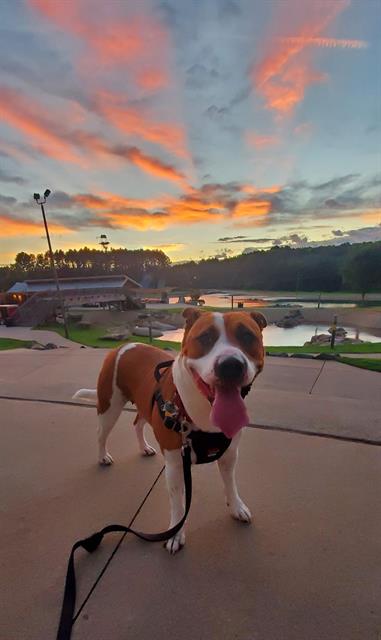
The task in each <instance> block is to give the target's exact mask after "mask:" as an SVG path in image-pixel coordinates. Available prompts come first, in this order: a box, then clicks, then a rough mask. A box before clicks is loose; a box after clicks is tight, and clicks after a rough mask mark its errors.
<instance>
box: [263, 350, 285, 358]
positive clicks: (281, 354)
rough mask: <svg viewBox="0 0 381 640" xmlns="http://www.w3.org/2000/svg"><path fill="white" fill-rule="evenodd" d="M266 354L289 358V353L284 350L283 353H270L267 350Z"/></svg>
mask: <svg viewBox="0 0 381 640" xmlns="http://www.w3.org/2000/svg"><path fill="white" fill-rule="evenodd" d="M266 356H271V357H274V358H288V353H286V352H284V351H282V352H281V353H269V352H268V351H266Z"/></svg>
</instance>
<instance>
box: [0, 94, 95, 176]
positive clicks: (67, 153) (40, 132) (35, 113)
mask: <svg viewBox="0 0 381 640" xmlns="http://www.w3.org/2000/svg"><path fill="white" fill-rule="evenodd" d="M0 118H1V119H2V120H3V121H4V122H5V123H6V124H7V125H9V126H11V127H12V128H14V129H17V130H18V131H21V132H22V133H23V134H24V135H25V136H26V137H27V138H28V139H29V141H30V142H31V143H32V144H33V146H34V147H35V148H38V149H40V150H41V151H42V152H43V153H45V154H46V155H47V156H49V157H51V158H54V159H56V160H60V161H63V162H74V163H77V164H78V163H79V164H82V163H83V159H82V158H81V157H80V156H79V155H78V154H77V153H76V152H75V151H74V150H73V147H72V144H70V143H69V142H67V141H65V140H64V138H63V137H61V136H60V135H59V134H58V133H57V132H56V126H55V124H54V123H53V122H52V121H50V120H49V115H48V112H47V111H46V110H44V109H43V108H42V107H41V105H40V104H38V103H36V102H35V101H33V100H32V99H30V98H28V99H26V98H25V97H24V96H23V95H22V94H21V93H20V92H19V91H15V90H13V89H9V88H6V87H0Z"/></svg>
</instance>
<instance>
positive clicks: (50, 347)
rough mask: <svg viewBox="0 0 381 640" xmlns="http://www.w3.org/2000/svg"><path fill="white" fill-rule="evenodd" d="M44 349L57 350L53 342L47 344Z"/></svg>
mask: <svg viewBox="0 0 381 640" xmlns="http://www.w3.org/2000/svg"><path fill="white" fill-rule="evenodd" d="M45 349H58V347H57V345H56V344H54V342H47V343H46V345H45Z"/></svg>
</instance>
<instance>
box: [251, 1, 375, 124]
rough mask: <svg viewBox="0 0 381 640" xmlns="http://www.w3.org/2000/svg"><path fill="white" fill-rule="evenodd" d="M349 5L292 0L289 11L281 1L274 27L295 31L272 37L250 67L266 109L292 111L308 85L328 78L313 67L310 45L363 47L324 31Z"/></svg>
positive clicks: (348, 47)
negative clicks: (309, 55) (304, 2)
mask: <svg viewBox="0 0 381 640" xmlns="http://www.w3.org/2000/svg"><path fill="white" fill-rule="evenodd" d="M290 5H292V6H290ZM348 6H349V2H348V1H347V0H335V1H334V2H325V1H323V0H315V1H314V2H313V3H312V5H311V4H308V7H307V5H305V6H304V5H302V4H301V3H300V2H299V0H298V1H297V2H296V0H293V1H292V3H287V11H286V9H285V7H284V6H283V3H282V4H281V5H280V9H279V10H278V12H277V14H276V17H275V24H274V27H275V29H278V30H279V29H282V30H288V31H291V32H292V31H294V35H289V36H284V35H283V36H278V37H272V38H270V39H269V45H268V51H267V53H266V54H265V55H264V56H263V58H262V60H260V62H259V63H258V64H256V65H255V66H253V68H252V70H251V81H252V84H253V87H254V88H255V89H256V91H257V92H258V93H259V94H260V95H262V97H263V99H264V103H265V107H266V108H267V109H269V110H272V111H274V112H275V113H276V114H277V115H278V116H286V115H290V114H291V113H292V112H293V111H294V109H295V107H296V106H297V105H298V104H299V103H300V102H301V101H302V100H303V98H304V96H305V92H306V90H307V88H308V87H309V86H311V85H312V84H316V83H321V82H324V81H325V80H326V79H327V76H326V74H324V73H321V72H318V71H316V70H314V69H313V68H312V66H311V63H310V60H309V57H308V55H307V53H308V52H307V51H306V49H307V48H310V47H311V46H317V47H328V48H338V47H341V48H346V49H361V48H364V47H363V44H365V43H363V42H362V41H357V40H340V39H336V38H326V37H325V36H324V35H323V34H324V31H325V29H326V28H327V27H328V26H329V25H330V24H331V23H332V22H333V21H334V20H335V19H336V18H337V16H338V15H339V14H340V13H341V12H342V11H344V10H345V9H346V8H347V7H348Z"/></svg>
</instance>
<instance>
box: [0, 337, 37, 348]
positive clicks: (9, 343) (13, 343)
mask: <svg viewBox="0 0 381 640" xmlns="http://www.w3.org/2000/svg"><path fill="white" fill-rule="evenodd" d="M30 344H31V342H30V341H29V340H13V339H12V338H0V351H6V350H8V349H23V348H26V347H29V345H30Z"/></svg>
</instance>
